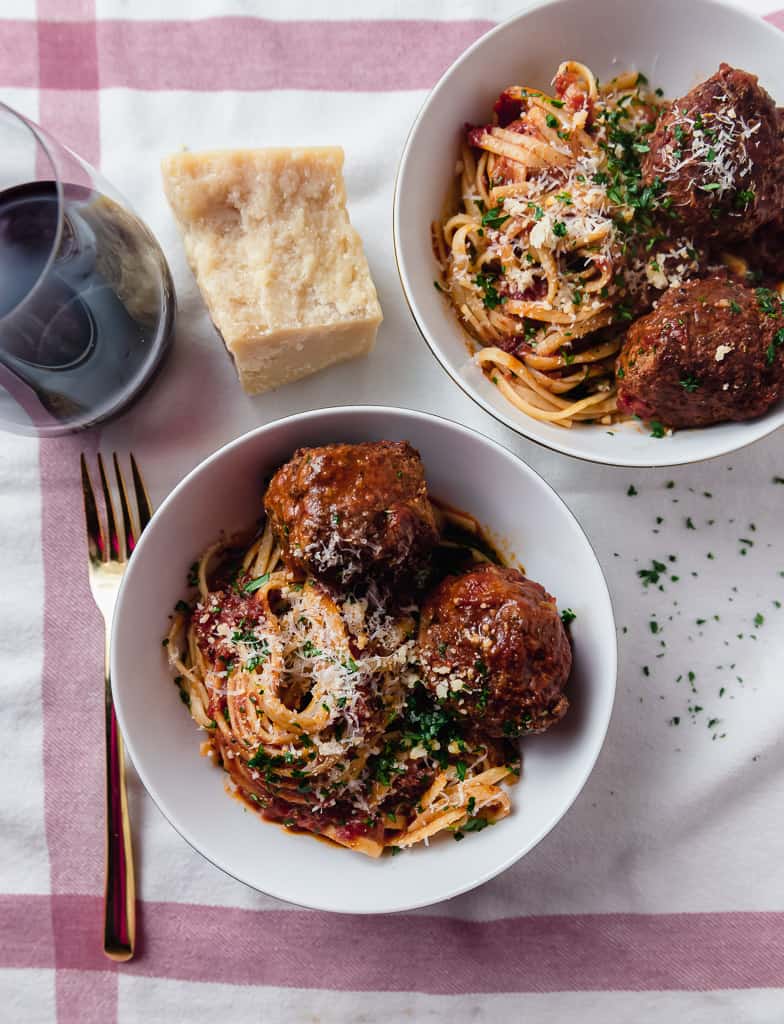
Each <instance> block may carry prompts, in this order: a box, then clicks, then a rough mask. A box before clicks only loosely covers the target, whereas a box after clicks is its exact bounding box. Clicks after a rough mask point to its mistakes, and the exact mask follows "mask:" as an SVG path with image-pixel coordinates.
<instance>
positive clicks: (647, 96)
mask: <svg viewBox="0 0 784 1024" xmlns="http://www.w3.org/2000/svg"><path fill="white" fill-rule="evenodd" d="M707 19H710V23H711V26H712V31H711V33H710V34H706V33H704V31H702V28H701V26H702V25H704V24H705V23H706V20H707ZM781 51H782V39H781V36H780V33H778V32H776V31H775V30H773V29H772V28H771V27H770V26H767V25H765V24H764V23H762V22H761V21H759V20H757V19H754V18H752V17H750V16H746V15H744V14H743V13H742V12H740V11H738V10H736V9H734V8H730V7H727V6H724V5H723V4H721V3H716V2H714V0H695V3H694V4H690V5H688V7H687V8H686V9H683V8H682V6H681V5H678V4H677V3H676V2H675V0H665V3H664V5H656V7H655V9H654V8H652V7H650V5H645V4H644V3H642V2H641V0H633V2H632V5H631V7H629V6H628V5H627V7H626V8H625V9H624V16H623V18H618V17H617V12H616V10H615V9H614V8H613V7H612V4H611V3H609V0H607V2H605V0H600V3H599V6H598V7H597V6H596V5H594V6H593V7H592V9H591V11H590V13H589V12H587V11H586V10H584V9H583V8H582V7H581V6H580V4H579V3H577V2H575V0H560V2H557V3H550V4H541V5H538V6H535V7H533V8H531V9H529V10H527V11H525V12H524V13H523V14H521V15H519V16H518V17H516V18H513V19H511V20H510V21H509V22H507V23H505V24H504V25H501V26H499V27H498V28H496V29H494V30H493V31H492V32H490V33H488V34H487V35H486V36H485V37H483V38H482V39H481V40H479V41H478V42H477V43H476V44H475V45H474V46H473V47H471V48H470V49H469V50H468V51H467V52H466V53H465V54H464V55H463V56H462V57H461V58H459V59H458V60H457V61H456V62H455V64H454V65H453V66H452V67H451V68H450V69H449V70H448V71H447V73H446V74H445V75H444V77H443V79H442V80H441V82H439V83H438V85H437V86H436V88H435V89H434V90H433V93H432V94H431V96H430V98H429V99H428V101H427V103H426V104H425V106H424V108H423V110H422V112H421V113H420V115H419V117H418V119H417V121H416V122H415V124H414V127H413V129H412V132H411V134H410V136H409V139H408V141H407V143H406V147H405V149H404V153H403V158H402V160H401V166H400V170H399V173H398V180H397V187H396V192H395V205H394V236H395V246H396V255H397V260H398V269H399V271H400V276H401V281H402V284H403V289H404V292H405V294H406V298H407V300H408V302H409V306H410V308H411V310H412V313H413V315H414V318H415V320H416V322H417V325H418V326H419V328H420V330H421V332H422V334H423V336H424V338H425V340H426V341H427V342H428V344H429V345H430V347H431V349H432V351H433V353H434V355H435V356H436V357H437V358H438V360H439V361H440V362H441V364H442V365H443V366H444V368H445V369H446V370H447V372H449V374H450V375H451V376H452V378H453V379H454V380H455V381H456V382H457V383H458V384H459V385H460V386H461V387H462V388H463V389H464V390H465V391H466V392H467V393H468V394H469V395H470V396H471V397H472V398H474V399H476V400H477V402H479V404H481V405H482V406H483V407H484V408H485V409H486V410H487V411H489V412H491V413H492V414H493V415H495V416H496V417H497V418H499V419H500V420H501V421H502V422H504V423H506V424H507V425H508V426H510V427H512V428H513V429H515V430H518V431H519V432H520V433H523V434H525V435H526V436H527V437H529V438H531V439H532V440H535V441H538V442H540V443H542V444H545V445H547V446H549V447H551V448H554V449H556V450H558V451H562V452H565V453H567V454H571V455H576V456H578V457H581V458H586V459H591V460H595V461H599V462H607V463H612V464H618V465H671V464H678V463H685V462H692V461H696V460H698V459H702V458H710V457H712V456H715V455H719V454H722V453H725V452H727V451H731V450H733V449H734V448H737V447H740V446H742V445H743V444H745V443H748V442H750V441H753V440H755V439H757V438H760V437H763V436H765V435H766V434H767V433H769V432H770V431H771V430H773V429H775V428H776V427H777V426H779V425H780V424H781V423H782V422H784V402H783V401H782V395H784V264H782V258H781V252H782V251H784V249H783V246H782V239H784V236H783V235H782V230H781V209H782V205H783V204H784V132H783V131H782V124H783V122H782V121H781V116H780V109H779V108H777V106H776V100H777V99H778V100H779V101H780V100H781V97H782V95H784V79H783V78H782V76H781V67H782V63H781V59H780V58H781ZM488 69H492V74H490V73H489V72H488ZM643 72H644V73H643ZM646 75H648V76H649V77H650V81H649V79H648V77H646ZM415 183H416V184H415ZM450 183H451V187H450ZM428 226H429V228H430V230H428ZM703 283H704V288H703ZM434 284H435V288H434V287H433V285H434ZM705 313H707V314H708V315H707V318H706V317H705V316H704V315H703V314H705Z"/></svg>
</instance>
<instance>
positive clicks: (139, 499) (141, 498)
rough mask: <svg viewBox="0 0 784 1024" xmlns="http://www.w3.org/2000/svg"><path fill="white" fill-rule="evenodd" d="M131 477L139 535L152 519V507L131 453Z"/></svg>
mask: <svg viewBox="0 0 784 1024" xmlns="http://www.w3.org/2000/svg"><path fill="white" fill-rule="evenodd" d="M131 475H132V476H133V488H134V490H135V491H136V508H137V510H138V512H139V534H141V532H142V530H144V529H145V527H146V526H147V523H149V521H150V519H151V518H152V505H151V504H150V496H149V494H148V493H147V488H146V487H145V486H144V478H143V477H142V474H141V472H140V470H139V467H138V466H137V465H136V459H135V458H134V457H133V452H131Z"/></svg>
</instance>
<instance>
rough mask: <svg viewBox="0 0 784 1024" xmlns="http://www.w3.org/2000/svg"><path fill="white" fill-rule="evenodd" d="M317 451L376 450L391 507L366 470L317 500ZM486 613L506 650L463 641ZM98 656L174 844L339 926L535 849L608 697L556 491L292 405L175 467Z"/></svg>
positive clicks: (501, 459)
mask: <svg viewBox="0 0 784 1024" xmlns="http://www.w3.org/2000/svg"><path fill="white" fill-rule="evenodd" d="M407 442H408V443H407ZM409 444H410V447H409ZM390 448H391V451H390ZM300 449H301V450H302V451H301V452H300V455H299V462H298V465H296V466H294V467H293V466H292V463H295V462H296V461H297V456H294V458H292V456H293V453H295V452H297V451H298V450H300ZM336 449H337V450H339V451H341V452H344V453H346V452H356V451H357V449H359V450H361V451H363V452H365V453H369V452H373V451H376V452H377V451H379V450H381V451H382V452H383V453H384V455H383V458H381V459H380V460H379V463H380V464H381V465H383V466H384V467H385V468H386V469H387V470H388V472H387V483H388V484H390V485H392V486H393V487H397V488H398V489H397V490H396V491H395V493H394V495H390V494H389V491H388V490H386V488H385V487H377V486H376V483H375V482H374V480H373V479H372V478H371V473H370V470H369V469H368V468H367V466H366V467H365V470H364V471H363V479H364V481H365V484H366V485H367V486H366V488H365V489H364V490H362V491H361V493H360V492H359V490H358V488H356V487H352V488H349V489H343V488H341V493H340V494H338V492H337V490H336V488H335V486H333V484H334V482H335V481H337V480H345V477H344V476H343V475H342V474H343V468H341V467H338V466H336V464H335V462H334V452H335V451H336ZM414 449H415V450H416V452H418V453H419V456H420V457H421V463H420V465H419V469H417V468H416V463H415V462H414V459H413V455H412V451H413V450H414ZM316 452H318V453H320V455H316V456H314V453H316ZM326 453H331V454H332V456H333V462H332V465H331V466H330V467H329V469H328V471H327V472H326V475H324V476H320V477H319V481H320V483H321V484H322V485H324V486H323V487H322V490H321V491H320V498H319V500H318V501H315V503H314V500H313V498H314V490H313V487H314V483H313V481H312V480H310V479H308V478H307V477H306V475H305V474H306V472H309V471H310V470H309V467H312V466H313V462H316V463H317V468H318V465H319V464H318V459H319V457H321V456H323V455H325V454H326ZM309 456H310V457H311V463H307V459H308V457H309ZM466 465H470V466H471V467H472V470H471V472H470V473H469V474H467V473H466V472H465V466H466ZM287 467H288V468H287ZM321 468H322V469H323V468H324V466H323V465H322V466H321ZM398 472H400V473H401V474H403V476H402V478H398V476H397V473H398ZM281 474H285V475H281ZM409 474H410V475H409ZM276 481H277V482H278V483H281V486H280V487H278V486H276ZM425 483H426V486H427V491H424V490H423V487H424V485H425ZM426 494H430V495H432V496H434V497H437V499H438V501H436V502H432V503H431V502H430V500H429V498H428V500H427V501H425V500H424V499H425V495H426ZM227 495H231V500H230V501H227V499H226V496H227ZM360 498H361V499H362V500H363V501H366V504H365V505H363V506H362V509H361V512H362V513H363V514H361V515H359V516H357V517H353V513H352V508H353V509H354V510H355V511H356V509H357V505H356V502H357V500H358V499H360ZM377 501H381V502H382V503H383V505H384V512H385V514H384V516H383V517H376V516H374V515H365V514H364V513H365V512H368V510H369V509H371V508H373V507H375V503H376V502H377ZM523 506H525V507H526V508H527V510H528V515H527V516H526V517H525V521H521V519H520V517H519V515H518V514H517V513H516V509H519V508H520V507H523ZM195 508H198V509H199V515H198V516H197V517H195V516H193V514H192V512H193V509H195ZM462 509H465V510H467V511H469V512H470V515H466V514H465V513H463V512H460V511H458V510H462ZM259 520H261V521H259ZM257 523H258V525H254V524H257ZM480 524H481V525H480ZM556 552H557V554H556ZM194 559H195V562H194ZM501 562H503V563H505V564H504V565H502V564H500V563H501ZM359 564H362V565H363V566H367V565H369V564H372V566H373V570H372V579H371V578H370V577H369V576H365V575H363V573H364V572H365V570H364V569H363V573H360V574H357V565H359ZM189 567H190V568H189ZM523 567H524V572H523ZM425 569H427V573H425ZM344 579H345V580H349V581H350V582H349V583H341V582H340V581H341V580H344ZM535 581H536V582H535ZM455 588H457V589H455ZM551 594H557V595H558V598H559V604H558V608H556V606H555V603H554V601H553V600H552V599H551V598H550V596H549V595H551ZM175 605H176V606H177V608H176V610H174V611H173V609H174V608H175ZM502 608H511V610H512V611H513V612H514V615H513V616H512V618H513V621H514V623H515V624H516V626H515V628H516V629H517V633H516V634H515V635H514V639H513V640H511V641H509V642H508V643H505V644H502V645H495V646H496V647H497V650H494V649H493V645H492V644H491V645H489V646H488V647H484V646H483V647H482V650H481V651H480V650H479V649H478V648H476V647H475V645H476V644H477V643H479V644H480V645H482V644H483V642H484V639H485V637H486V631H487V630H488V629H492V628H496V627H495V626H494V623H495V624H496V625H497V622H498V619H497V616H498V615H500V614H502V612H501V609H502ZM455 609H457V610H458V611H457V612H455ZM566 609H570V610H571V611H572V612H574V613H575V614H576V616H577V617H576V619H575V620H574V622H573V623H572V624H571V626H570V627H569V632H570V634H571V642H570V641H569V639H567V638H566V630H565V629H564V626H563V624H562V621H561V618H560V615H559V610H560V611H565V610H566ZM503 614H505V613H503ZM567 617H568V615H567ZM167 622H168V626H167ZM526 623H527V624H528V627H530V628H527V627H526V625H525V624H526ZM469 625H470V627H471V628H470V629H468V628H467V627H468V626H469ZM464 628H466V629H467V635H463V630H464ZM540 636H541V637H542V639H541V643H542V644H543V647H542V651H541V652H540V655H537V649H536V647H535V644H536V643H540V639H539V638H540ZM162 638H163V639H164V641H165V644H164V645H163V646H162V644H161V639H162ZM113 652H114V653H113V666H112V673H113V674H112V679H113V687H114V691H115V700H116V705H117V710H118V717H119V720H120V724H121V727H122V729H123V732H124V735H125V737H126V740H127V745H128V749H129V752H130V754H131V757H132V758H133V761H134V764H135V765H136V767H137V769H138V772H139V774H140V776H141V778H142V781H143V782H144V784H145V786H146V787H147V788H148V790H149V792H150V793H151V795H152V796H153V797H154V799H155V800H156V802H157V803H158V805H159V806H160V807H161V809H162V810H163V811H164V813H165V814H166V816H167V817H168V818H169V820H170V821H171V822H172V824H174V825H175V827H176V828H177V829H178V830H179V831H180V832H181V833H182V834H183V835H184V836H185V838H186V839H187V840H188V841H189V842H191V844H192V845H194V846H195V847H196V848H197V849H198V850H199V851H201V852H202V853H203V854H204V855H205V856H206V857H207V858H208V859H209V860H212V861H213V862H214V863H216V864H217V865H218V866H220V867H221V868H223V869H224V870H225V871H227V872H229V873H230V874H232V875H234V876H235V877H238V878H240V879H242V880H243V881H245V882H247V883H248V884H250V885H253V886H255V887H256V888H258V889H261V890H262V891H264V892H267V893H270V894H272V895H274V896H277V897H279V898H282V899H288V900H290V901H292V902H296V903H301V904H305V905H308V906H313V907H318V908H322V909H328V910H341V911H346V912H358V913H370V912H386V911H391V910H400V909H404V908H408V907H413V906H422V905H426V904H428V903H433V902H437V901H438V900H441V899H446V898H448V897H449V896H452V895H455V894H456V893H457V892H461V891H465V890H466V889H468V888H472V887H473V886H475V885H477V884H480V883H481V882H482V881H484V880H486V879H487V878H490V877H492V875H494V874H496V873H498V872H499V871H501V870H503V869H504V868H505V867H507V866H509V864H511V863H513V862H514V861H515V860H516V859H517V858H518V857H520V856H522V854H523V853H524V852H526V850H528V849H530V848H531V847H532V846H533V845H534V844H535V843H536V842H538V841H539V839H540V838H541V837H542V836H543V835H544V834H546V832H547V831H549V829H550V828H552V827H553V825H554V824H555V823H556V822H557V821H558V820H559V819H560V817H561V816H562V815H563V814H564V813H565V811H566V809H567V808H568V806H569V804H570V803H571V802H572V800H573V799H574V797H575V796H576V794H577V793H578V792H579V790H580V788H581V787H582V785H583V783H584V781H585V778H586V777H587V775H588V773H589V771H590V769H591V766H592V765H593V762H594V760H595V758H596V756H597V754H598V751H599V749H600V747H601V743H602V741H603V737H604V734H605V731H606V728H607V723H608V720H609V714H610V710H611V706H612V698H613V693H614V686H615V664H616V652H615V634H614V625H613V618H612V610H611V607H610V603H609V597H608V595H607V589H606V585H605V583H604V579H603V577H602V573H601V570H600V568H599V566H598V563H597V562H596V559H595V557H594V555H593V553H592V551H591V549H590V546H589V545H588V543H587V541H586V539H585V537H584V535H583V533H582V531H581V530H580V528H579V526H578V525H577V523H576V522H575V520H574V519H573V517H572V516H571V514H570V513H569V512H568V510H567V509H566V507H565V506H564V505H563V504H562V502H561V501H560V500H559V499H558V498H557V497H556V495H555V494H554V493H553V492H552V491H551V490H550V488H549V487H547V485H546V484H544V483H543V481H542V480H541V479H540V478H538V477H537V476H536V475H535V474H534V473H533V472H532V471H531V470H530V469H528V468H527V467H526V466H525V465H524V464H523V463H522V462H520V461H519V460H518V459H517V458H516V457H514V456H513V455H511V454H510V453H508V452H506V451H505V450H504V449H503V448H501V447H500V446H498V445H496V444H495V443H494V442H491V441H489V440H487V439H485V438H483V437H481V435H477V434H475V433H473V432H471V431H469V430H467V429H465V428H463V427H459V426H457V425H456V424H452V423H449V422H448V421H444V420H439V419H438V418H436V417H432V416H428V415H426V414H423V413H413V412H403V411H400V410H386V409H363V408H349V409H336V410H324V411H317V412H313V413H306V414H302V415H299V416H294V417H290V418H288V419H286V420H281V421H278V422H277V423H273V424H269V425H268V426H265V427H261V428H259V429H258V430H256V431H253V432H252V433H251V434H248V435H246V436H245V437H243V438H240V439H239V440H238V441H235V442H233V443H232V444H230V445H228V446H227V447H226V448H224V449H222V450H221V451H219V452H217V453H216V454H215V455H214V456H212V457H211V458H210V459H208V460H206V462H204V463H203V464H202V465H201V466H199V467H197V468H196V469H195V470H194V471H193V473H192V474H190V475H189V476H188V477H187V478H186V479H185V480H184V481H183V482H182V483H181V484H180V485H179V486H178V488H176V489H175V491H174V492H173V493H172V495H171V496H170V497H169V498H168V499H167V500H166V501H165V502H164V503H163V504H162V506H161V508H160V509H159V510H158V512H157V513H156V516H155V517H154V519H153V521H152V522H151V524H150V526H149V527H148V529H147V530H146V531H145V533H144V535H143V536H142V538H141V540H140V543H139V546H138V548H137V550H136V552H135V554H134V558H133V560H132V562H131V564H130V566H129V569H128V574H127V576H126V581H125V582H124V584H123V590H122V592H121V594H120V597H119V603H118V611H117V616H116V620H115V627H114V638H113ZM545 652H547V656H548V658H550V659H551V660H549V661H547V660H544V655H545ZM526 658H528V662H526V660H525V659H526ZM572 659H573V660H572ZM532 661H536V662H537V664H539V665H540V667H539V668H538V669H537V672H536V673H532V672H531V671H529V672H528V674H527V675H526V672H525V665H526V664H529V667H530V664H531V663H532ZM515 679H516V680H519V681H520V685H519V688H517V689H515V688H514V685H513V684H512V683H511V682H510V680H515ZM173 681H174V684H173ZM181 701H182V703H181ZM183 703H186V704H188V706H189V710H190V712H191V715H190V716H189V715H188V714H187V713H186V711H185V708H184V707H183ZM567 708H568V710H567ZM194 720H195V722H196V723H197V724H198V725H199V727H200V730H201V731H197V730H196V729H195V728H194ZM542 732H544V735H541V733H542ZM200 743H201V744H202V748H203V752H204V753H205V754H206V755H207V756H202V757H200V756H199V745H200ZM521 754H522V758H521ZM218 764H221V766H222V767H223V768H224V769H225V771H223V772H221V771H220V770H218V769H217V767H216V765H218ZM518 773H519V774H518ZM227 787H228V789H229V791H230V792H231V794H232V795H233V796H235V797H236V799H229V798H227V793H226V789H227ZM260 816H261V817H264V818H266V819H267V822H264V821H260V820H259V818H260ZM268 822H274V823H276V824H270V823H268ZM276 826H277V827H276ZM304 833H309V834H304ZM479 833H480V834H479ZM314 834H315V835H317V836H319V837H320V838H322V839H327V840H328V842H314V840H313V835H314ZM457 837H465V841H463V842H456V841H455V839H456V838H457ZM394 850H397V851H399V856H392V853H393V851H394ZM471 851H473V852H471ZM362 854H370V855H369V856H362ZM325 879H329V881H328V883H326V882H325ZM382 879H383V880H382Z"/></svg>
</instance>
